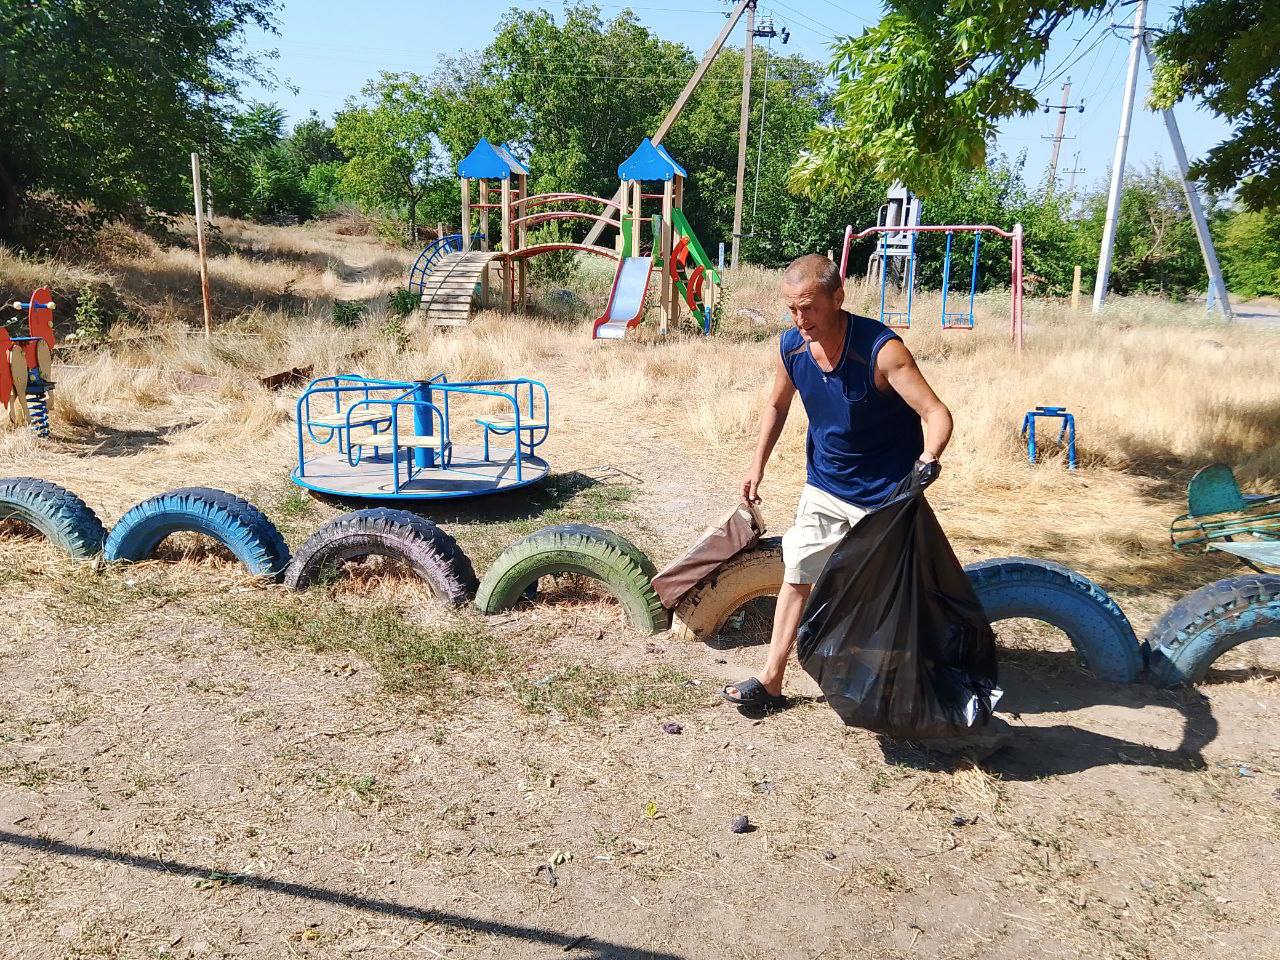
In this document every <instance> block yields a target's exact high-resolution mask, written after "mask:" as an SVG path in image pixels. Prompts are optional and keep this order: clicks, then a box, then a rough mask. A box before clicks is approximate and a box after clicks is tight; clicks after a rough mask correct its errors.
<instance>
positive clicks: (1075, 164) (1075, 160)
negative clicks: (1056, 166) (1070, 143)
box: [1062, 150, 1084, 197]
mask: <svg viewBox="0 0 1280 960" xmlns="http://www.w3.org/2000/svg"><path fill="white" fill-rule="evenodd" d="M1062 172H1063V173H1069V174H1071V179H1070V180H1068V181H1067V195H1068V196H1071V197H1074V196H1075V195H1076V174H1077V173H1084V170H1083V169H1081V167H1080V151H1079V150H1077V151H1076V155H1075V156H1074V157H1072V158H1071V169H1070V170H1064V171H1062Z"/></svg>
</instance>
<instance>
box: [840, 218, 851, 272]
mask: <svg viewBox="0 0 1280 960" xmlns="http://www.w3.org/2000/svg"><path fill="white" fill-rule="evenodd" d="M852 242H853V225H852V224H849V225H848V226H846V227H845V228H844V246H843V247H842V248H841V250H840V279H841V280H843V279H844V278H845V276H846V274H847V271H848V267H849V247H850V245H851V244H852Z"/></svg>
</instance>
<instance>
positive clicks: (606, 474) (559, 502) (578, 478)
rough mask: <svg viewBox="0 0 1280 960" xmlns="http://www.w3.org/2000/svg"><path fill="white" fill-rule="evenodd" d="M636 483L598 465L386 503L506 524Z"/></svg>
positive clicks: (452, 520) (359, 504)
mask: <svg viewBox="0 0 1280 960" xmlns="http://www.w3.org/2000/svg"><path fill="white" fill-rule="evenodd" d="M636 482H638V481H637V480H636V479H635V478H634V477H632V476H630V475H629V474H623V473H620V472H618V471H615V470H613V469H612V468H609V467H601V468H598V469H596V470H593V471H592V472H591V473H585V472H582V471H578V470H573V471H570V472H568V473H556V474H552V475H550V476H548V477H547V478H546V479H544V480H543V481H542V482H541V483H537V484H533V485H532V486H528V487H518V488H516V489H514V490H510V491H506V492H502V493H491V494H485V495H483V496H474V497H465V498H462V497H460V498H457V499H444V500H405V499H400V500H396V501H395V502H394V503H392V504H389V506H392V507H395V508H396V509H400V510H409V511H411V512H413V513H416V514H419V515H421V516H423V517H426V518H427V519H428V520H431V521H433V522H434V523H440V524H473V523H509V522H511V521H515V520H533V519H536V518H537V517H540V516H543V515H544V514H547V513H551V512H553V511H556V510H562V509H564V508H565V506H567V505H568V504H569V502H570V501H572V500H573V499H574V498H575V497H577V496H578V495H580V494H582V493H585V492H587V491H590V490H593V489H595V488H598V487H605V486H630V485H631V484H634V483H636ZM311 496H313V497H315V498H316V499H317V500H319V501H320V502H321V503H326V504H328V505H330V506H332V507H336V508H337V509H339V510H361V509H365V508H367V507H369V506H370V503H369V501H367V500H360V499H357V498H351V497H337V496H334V495H332V494H327V493H317V492H315V491H311Z"/></svg>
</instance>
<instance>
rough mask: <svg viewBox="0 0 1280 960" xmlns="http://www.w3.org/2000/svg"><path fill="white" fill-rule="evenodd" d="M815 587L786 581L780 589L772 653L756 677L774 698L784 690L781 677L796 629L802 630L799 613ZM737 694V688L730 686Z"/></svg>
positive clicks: (774, 622) (771, 643)
mask: <svg viewBox="0 0 1280 960" xmlns="http://www.w3.org/2000/svg"><path fill="white" fill-rule="evenodd" d="M812 590H813V584H811V583H784V584H783V585H782V588H781V589H780V590H779V591H778V605H777V606H776V607H775V608H774V612H773V633H772V634H771V635H770V637H769V654H768V656H767V657H766V658H765V663H764V670H762V671H761V672H760V675H759V676H758V677H757V678H756V679H757V680H759V681H760V683H761V685H762V686H763V687H764V688H765V689H766V690H768V691H769V692H770V693H771V694H773V695H774V696H775V697H776V696H778V695H780V694H781V693H782V676H783V674H784V673H786V670H787V658H788V657H790V656H791V648H792V647H794V646H795V645H796V631H797V630H799V629H800V616H801V614H803V613H804V603H805V601H806V600H808V599H809V593H810V591H812ZM729 692H730V693H732V694H735V695H736V694H737V692H738V691H737V689H736V688H734V687H730V688H729Z"/></svg>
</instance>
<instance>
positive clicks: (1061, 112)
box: [1044, 77, 1084, 197]
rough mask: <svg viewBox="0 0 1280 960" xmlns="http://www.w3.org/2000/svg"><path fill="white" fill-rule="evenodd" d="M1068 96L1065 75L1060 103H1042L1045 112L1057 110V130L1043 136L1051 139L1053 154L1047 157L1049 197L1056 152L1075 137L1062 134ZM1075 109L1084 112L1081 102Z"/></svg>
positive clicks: (1055, 176) (1052, 183) (1056, 169)
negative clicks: (1065, 142) (1049, 135)
mask: <svg viewBox="0 0 1280 960" xmlns="http://www.w3.org/2000/svg"><path fill="white" fill-rule="evenodd" d="M1070 98H1071V78H1070V77H1067V82H1066V83H1064V84H1063V85H1062V105H1061V106H1059V107H1056V108H1054V107H1050V105H1049V104H1047V103H1046V104H1045V105H1044V112H1045V113H1048V112H1049V111H1050V110H1051V109H1056V110H1057V111H1058V132H1057V133H1055V134H1054V135H1053V136H1052V137H1046V138H1045V139H1048V140H1052V141H1053V155H1052V156H1050V157H1049V185H1048V187H1047V188H1046V189H1045V193H1046V194H1047V195H1048V196H1050V197H1052V196H1053V188H1054V184H1055V181H1056V180H1057V177H1058V152H1059V151H1060V150H1061V149H1062V141H1063V140H1074V139H1075V137H1064V136H1063V135H1062V131H1063V129H1064V128H1065V127H1066V125H1067V111H1068V110H1070V109H1071V106H1072V105H1071V104H1069V103H1068V102H1067V101H1068V100H1070ZM1076 109H1077V110H1079V111H1080V112H1081V113H1084V103H1083V102H1081V103H1079V104H1077V105H1076Z"/></svg>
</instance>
